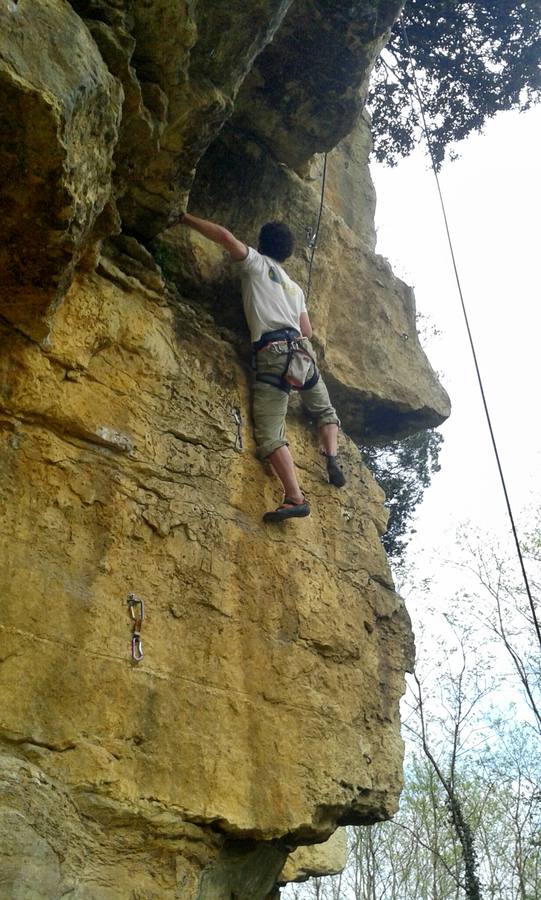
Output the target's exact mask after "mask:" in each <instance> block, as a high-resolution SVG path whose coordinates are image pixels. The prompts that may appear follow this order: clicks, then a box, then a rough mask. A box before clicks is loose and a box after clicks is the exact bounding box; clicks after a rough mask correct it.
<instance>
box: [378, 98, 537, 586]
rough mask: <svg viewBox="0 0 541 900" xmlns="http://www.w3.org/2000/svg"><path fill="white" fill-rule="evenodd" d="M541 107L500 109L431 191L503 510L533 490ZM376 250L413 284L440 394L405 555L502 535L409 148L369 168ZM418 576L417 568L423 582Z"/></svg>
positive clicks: (429, 213)
mask: <svg viewBox="0 0 541 900" xmlns="http://www.w3.org/2000/svg"><path fill="white" fill-rule="evenodd" d="M540 148H541V109H540V108H539V107H538V108H535V109H533V110H530V111H529V112H527V113H523V114H519V113H502V114H500V115H499V116H497V117H496V118H494V119H493V120H491V121H490V122H489V123H488V124H487V125H486V128H485V132H484V134H482V135H474V136H472V137H471V138H469V139H468V140H467V141H465V142H462V143H461V144H460V145H458V147H457V150H459V152H460V157H461V158H460V159H459V160H457V161H455V162H451V163H445V164H444V167H443V169H442V173H441V176H440V177H441V185H442V190H443V193H444V198H445V201H446V206H447V215H448V219H449V222H450V227H451V232H452V236H453V239H454V245H455V256H456V258H457V262H458V267H459V271H460V277H461V281H462V288H463V293H464V296H465V301H466V306H467V308H468V314H469V318H470V325H471V328H472V332H473V336H474V341H475V343H476V349H477V355H478V359H479V363H480V366H481V372H482V377H483V381H484V386H485V392H486V395H487V399H488V403H489V407H490V411H491V415H492V420H493V427H494V431H495V434H496V440H497V443H498V449H499V452H500V457H501V460H502V464H503V467H504V473H505V476H506V479H507V481H508V490H509V492H510V495H511V503H512V506H513V510H514V512H515V513H516V515H517V516H518V518H519V519H521V522H522V524H523V525H524V526H525V527H527V525H528V516H524V512H523V511H524V510H525V509H526V508H527V507H530V508H533V507H534V506H535V505H539V501H540V499H541V489H540V488H541V486H540V479H539V470H540V464H541V423H540V421H539V417H540V399H539V386H540V381H541V379H540V373H539V369H540V360H541V303H540V295H541V291H540V287H539V283H540V279H539V263H540V257H541V241H540V237H541V229H540V227H539V221H540V214H541V213H540V211H541V188H540V175H539V171H540V162H539V158H540ZM372 174H373V178H374V181H375V186H376V192H377V197H378V206H377V211H376V225H377V228H378V246H377V250H378V252H379V253H382V254H383V255H384V256H386V257H387V258H388V259H389V260H390V262H391V264H392V266H393V269H394V271H395V273H396V274H397V275H399V276H400V277H402V278H403V279H404V280H405V281H407V282H408V283H409V284H411V285H412V286H413V287H414V289H415V295H416V299H417V309H418V311H419V312H421V313H423V314H425V315H426V316H428V317H429V319H430V323H431V324H432V325H433V326H435V327H436V328H438V329H439V330H440V332H441V335H440V336H439V337H438V338H437V339H435V340H432V341H431V342H430V344H429V347H428V354H429V358H430V360H431V362H432V365H433V366H434V368H435V369H437V370H438V371H439V372H440V373H441V376H442V381H443V384H444V386H445V387H446V389H447V391H448V392H449V394H450V396H451V401H452V404H453V411H452V415H451V418H450V419H449V420H448V422H447V423H446V424H445V425H443V426H442V429H441V430H442V433H443V435H444V437H445V443H444V446H443V450H442V453H441V457H440V459H441V465H442V471H441V472H440V473H439V474H437V475H436V476H435V477H434V480H433V484H432V486H431V487H430V489H429V490H428V491H427V493H426V495H425V500H424V502H423V504H422V508H421V509H420V511H419V515H418V521H417V529H418V531H417V536H416V538H414V540H413V542H412V545H411V550H412V552H413V554H415V555H416V557H417V558H424V559H425V565H426V566H428V567H429V568H430V565H431V563H430V559H432V560H434V559H435V558H437V559H441V552H442V548H444V549H445V552H449V555H452V552H451V551H452V543H453V539H454V538H453V536H454V533H455V531H456V528H457V526H458V525H459V524H460V523H462V522H464V521H465V520H471V521H472V522H474V523H475V524H476V525H477V526H479V527H480V528H482V529H485V528H488V529H490V530H494V531H496V532H499V533H502V532H503V533H504V534H507V533H509V525H508V520H507V519H506V509H505V505H504V499H503V493H502V490H501V487H500V483H499V476H498V473H497V469H496V464H495V461H494V455H493V451H492V447H491V444H490V438H489V434H488V429H487V426H486V420H485V417H484V412H483V409H482V405H481V399H480V394H479V389H478V385H477V380H476V375H475V370H474V367H473V362H472V359H471V353H470V350H469V344H468V341H467V334H466V329H465V325H464V320H463V317H462V312H461V309H460V302H459V296H458V291H457V288H456V282H455V277H454V273H453V270H452V267H451V260H450V254H449V250H448V245H447V240H446V236H445V232H444V226H443V221H442V215H441V211H440V206H439V199H438V196H437V192H436V186H435V181H434V176H433V175H432V172H431V170H429V169H428V164H427V160H426V156H425V154H424V152H423V151H421V150H419V151H418V152H417V153H416V154H414V155H413V156H411V157H410V158H408V159H406V160H405V161H403V162H402V163H401V164H400V165H399V166H397V167H396V168H395V169H390V168H387V167H383V166H380V165H376V164H374V165H373V166H372ZM427 574H429V572H427V571H424V572H423V575H427Z"/></svg>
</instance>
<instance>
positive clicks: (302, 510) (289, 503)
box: [263, 497, 310, 522]
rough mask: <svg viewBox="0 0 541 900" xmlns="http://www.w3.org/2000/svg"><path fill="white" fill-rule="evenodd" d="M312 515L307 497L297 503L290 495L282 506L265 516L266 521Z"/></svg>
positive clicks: (283, 501) (280, 520)
mask: <svg viewBox="0 0 541 900" xmlns="http://www.w3.org/2000/svg"><path fill="white" fill-rule="evenodd" d="M309 515H310V504H309V503H308V502H307V500H306V497H305V498H304V500H303V501H302V503H295V502H294V501H293V500H291V499H290V498H289V497H284V499H283V500H282V502H281V504H280V506H279V507H278V508H277V509H273V510H272V511H271V512H266V513H265V515H264V516H263V521H264V522H283V521H284V520H285V519H299V518H302V517H303V516H309Z"/></svg>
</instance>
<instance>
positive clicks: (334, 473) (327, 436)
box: [301, 377, 346, 487]
mask: <svg viewBox="0 0 541 900" xmlns="http://www.w3.org/2000/svg"><path fill="white" fill-rule="evenodd" d="M301 397H302V402H303V404H304V406H305V407H306V410H307V412H308V414H309V415H310V416H312V418H314V419H315V420H316V423H317V426H318V429H319V435H320V438H321V443H322V446H323V453H324V455H325V457H326V460H327V474H328V476H329V482H330V484H333V485H334V486H335V487H343V486H344V485H345V483H346V478H345V475H344V473H343V472H342V469H341V468H340V466H339V465H338V462H337V453H338V426H339V425H340V420H339V418H338V416H337V415H336V410H335V409H334V407H333V406H332V404H331V400H330V397H329V392H328V390H327V386H326V384H325V382H324V381H323V379H322V378H321V377H320V378H319V379H318V381H317V382H316V384H315V385H314V387H312V388H310V389H309V390H307V391H302V392H301Z"/></svg>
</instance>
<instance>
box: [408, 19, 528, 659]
mask: <svg viewBox="0 0 541 900" xmlns="http://www.w3.org/2000/svg"><path fill="white" fill-rule="evenodd" d="M400 26H401V29H402V34H403V37H404V44H405V46H406V50H407V53H408V59H409V64H410V67H411V71H412V77H413V84H414V86H415V94H416V97H417V103H418V104H419V109H420V112H421V121H422V123H423V131H424V135H425V138H426V143H427V147H428V153H429V156H430V161H431V163H432V171H433V173H434V178H435V179H436V187H437V190H438V195H439V198H440V205H441V211H442V214H443V221H444V224H445V231H446V234H447V242H448V244H449V250H450V253H451V260H452V264H453V270H454V273H455V279H456V284H457V288H458V295H459V297H460V304H461V306H462V313H463V316H464V322H465V324H466V331H467V333H468V339H469V343H470V349H471V353H472V357H473V363H474V366H475V372H476V375H477V381H478V383H479V390H480V392H481V399H482V401H483V408H484V411H485V418H486V421H487V425H488V430H489V433H490V439H491V442H492V449H493V450H494V456H495V458H496V464H497V466H498V472H499V475H500V482H501V485H502V489H503V494H504V497H505V503H506V506H507V514H508V516H509V521H510V523H511V530H512V532H513V538H514V541H515V546H516V550H517V556H518V560H519V563H520V569H521V572H522V578H523V580H524V586H525V588H526V594H527V597H528V602H529V606H530V611H531V614H532V621H533V623H534V627H535V631H536V634H537V639H538V641H539V644H540V646H541V625H540V623H539V619H538V617H537V612H536V608H535V603H534V600H533V596H532V592H531V589H530V582H529V580H528V575H527V572H526V566H525V563H524V557H523V555H522V549H521V546H520V541H519V537H518V531H517V528H516V525H515V518H514V516H513V510H512V508H511V501H510V499H509V494H508V491H507V484H506V481H505V476H504V473H503V468H502V464H501V461H500V454H499V452H498V445H497V443H496V437H495V435H494V430H493V427H492V419H491V416H490V411H489V408H488V403H487V399H486V396H485V389H484V386H483V380H482V377H481V369H480V367H479V363H478V360H477V353H476V350H475V344H474V341H473V335H472V331H471V328H470V322H469V318H468V313H467V310H466V302H465V300H464V294H463V292H462V284H461V281H460V275H459V272H458V266H457V262H456V258H455V252H454V247H453V240H452V237H451V229H450V227H449V222H448V219H447V211H446V208H445V201H444V199H443V192H442V189H441V185H440V180H439V177H438V168H437V166H436V159H435V157H434V152H433V150H432V142H431V139H430V132H429V130H428V125H427V121H426V115H425V107H424V103H423V99H422V96H421V91H420V88H419V82H418V80H417V73H416V70H415V65H414V62H413V55H412V52H411V46H410V42H409V38H408V33H407V30H406V25H405V22H404V15H403V14H402V16H401V17H400Z"/></svg>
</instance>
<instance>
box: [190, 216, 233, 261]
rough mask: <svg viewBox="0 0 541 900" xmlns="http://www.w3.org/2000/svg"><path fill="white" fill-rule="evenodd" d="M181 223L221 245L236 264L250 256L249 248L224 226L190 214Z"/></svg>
mask: <svg viewBox="0 0 541 900" xmlns="http://www.w3.org/2000/svg"><path fill="white" fill-rule="evenodd" d="M180 221H181V223H182V225H187V226H188V228H193V229H194V231H198V232H199V234H202V235H203V237H206V238H208V239H209V241H214V243H215V244H220V246H221V247H223V248H224V250H227V252H228V253H229V255H230V257H231V259H233V260H234V261H235V262H240V261H241V260H243V259H246V257H247V256H248V247H247V246H246V244H244V243H243V242H242V241H239V240H238V239H237V238H236V237H235V235H234V234H231V232H230V231H228V230H227V228H224V227H223V225H217V224H216V223H215V222H209V221H208V220H207V219H199V218H198V217H197V216H192V215H190V213H184V215H183V216H182V219H181V220H180Z"/></svg>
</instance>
